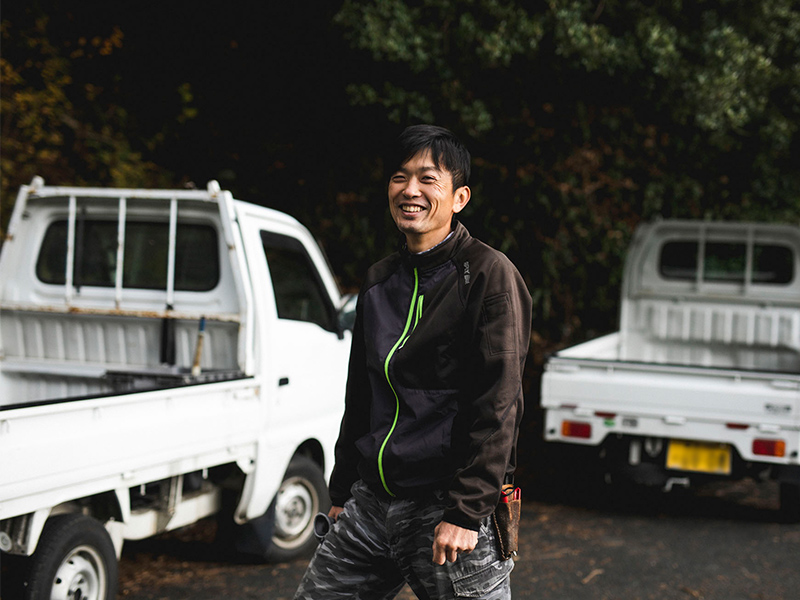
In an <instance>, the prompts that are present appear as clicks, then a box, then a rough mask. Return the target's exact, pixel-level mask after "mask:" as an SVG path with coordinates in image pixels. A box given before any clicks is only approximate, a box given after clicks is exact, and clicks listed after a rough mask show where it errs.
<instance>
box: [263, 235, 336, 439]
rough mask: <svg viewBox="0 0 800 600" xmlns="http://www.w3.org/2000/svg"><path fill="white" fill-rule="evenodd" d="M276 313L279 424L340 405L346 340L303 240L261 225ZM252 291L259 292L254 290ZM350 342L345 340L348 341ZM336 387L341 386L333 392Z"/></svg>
mask: <svg viewBox="0 0 800 600" xmlns="http://www.w3.org/2000/svg"><path fill="white" fill-rule="evenodd" d="M260 237H261V242H262V245H263V248H264V253H265V254H266V257H267V265H268V268H269V275H270V279H271V283H272V289H273V292H274V295H275V305H276V309H277V316H278V319H277V321H276V323H275V324H274V327H271V329H273V330H274V335H275V337H273V338H272V341H273V342H275V343H274V344H270V345H271V346H272V348H271V350H272V351H271V352H270V354H271V356H272V357H273V360H274V366H275V367H277V370H276V371H273V373H275V374H276V376H277V377H278V395H277V398H278V403H277V406H276V407H275V409H276V410H275V411H274V412H273V415H274V416H280V423H281V425H282V426H284V425H286V424H288V423H292V422H296V423H298V424H299V425H300V424H303V425H305V427H304V428H305V429H306V431H313V430H314V429H313V428H309V427H308V425H309V422H310V421H313V420H314V419H315V418H325V417H328V418H329V417H330V415H331V413H332V412H341V410H342V407H343V406H344V398H343V390H344V379H345V377H346V371H347V364H346V362H347V354H348V350H347V345H346V344H347V342H346V340H345V339H343V336H342V335H341V334H340V332H339V330H338V326H337V309H336V307H335V306H334V303H333V301H332V299H331V297H330V294H329V293H328V291H327V288H326V286H325V284H324V282H323V280H322V276H321V275H320V272H319V269H318V268H317V266H316V265H315V263H314V260H313V259H312V258H311V256H310V254H309V252H308V250H307V249H306V246H305V245H304V244H303V243H302V242H301V241H300V240H299V239H297V238H296V237H293V236H291V235H285V234H282V233H275V232H273V231H267V230H262V231H261V232H260ZM256 293H259V292H258V291H256ZM348 345H349V344H348ZM335 390H342V394H341V395H340V394H336V393H335Z"/></svg>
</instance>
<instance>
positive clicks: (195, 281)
mask: <svg viewBox="0 0 800 600" xmlns="http://www.w3.org/2000/svg"><path fill="white" fill-rule="evenodd" d="M75 240H76V241H75V258H74V261H73V283H74V285H75V286H76V287H80V286H84V285H86V286H97V287H114V285H115V280H116V269H117V222H116V221H90V220H86V221H83V222H78V223H77V225H76V234H75ZM168 254H169V225H168V224H167V223H147V222H137V221H128V222H127V223H126V225H125V256H124V265H123V267H124V268H123V272H122V285H123V287H126V288H141V289H151V290H163V289H166V288H167V260H168ZM66 256H67V221H66V220H63V221H55V222H53V223H51V224H50V226H49V227H48V228H47V231H46V232H45V236H44V240H43V242H42V247H41V250H40V251H39V257H38V259H37V261H36V276H37V277H38V278H39V280H40V281H42V282H44V283H50V284H56V285H64V284H65V283H66V263H67V259H66ZM219 277H220V260H219V244H218V242H217V232H216V230H215V229H214V228H213V227H211V226H210V225H201V224H187V223H179V224H178V228H177V232H176V246H175V290H177V291H191V292H204V291H209V290H212V289H214V288H215V287H216V286H217V283H218V282H219Z"/></svg>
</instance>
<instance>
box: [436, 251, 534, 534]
mask: <svg viewBox="0 0 800 600" xmlns="http://www.w3.org/2000/svg"><path fill="white" fill-rule="evenodd" d="M467 315H468V322H469V326H470V327H472V333H471V343H470V344H469V345H468V350H467V357H466V365H467V367H468V370H467V373H470V377H469V379H468V381H469V385H468V386H465V387H464V388H463V390H464V391H463V393H462V396H461V398H460V400H459V421H460V426H459V428H458V429H459V433H460V440H461V443H462V444H463V445H464V446H465V447H464V449H463V450H464V452H463V454H462V456H463V460H462V462H461V465H460V467H459V468H458V470H457V471H456V474H455V477H454V479H453V481H452V484H451V486H450V490H449V493H448V505H447V508H446V510H445V513H444V517H443V520H444V521H447V522H449V523H452V524H454V525H458V526H460V527H464V528H467V529H472V530H477V529H479V527H480V522H481V520H482V519H483V518H484V517H486V516H488V515H489V514H491V513H492V511H493V510H494V507H495V506H496V505H497V502H498V500H499V497H500V490H501V488H502V484H503V480H504V478H505V475H506V471H507V468H508V467H509V465H510V464H511V466H512V468H513V462H514V461H515V459H516V457H515V456H513V454H514V450H515V445H516V441H517V435H518V431H519V423H520V419H521V418H522V411H523V394H522V373H523V369H524V365H525V358H526V356H527V353H528V346H529V341H530V330H531V297H530V294H529V293H528V290H527V287H526V286H525V283H524V281H523V280H522V277H521V276H520V274H519V272H518V271H517V270H516V268H515V267H514V266H513V265H512V264H511V262H510V261H509V260H508V259H507V258H505V256H502V255H501V256H500V257H499V258H498V259H497V260H495V261H494V262H493V263H492V265H491V266H489V267H488V268H487V269H486V270H485V271H483V272H481V273H480V275H479V276H478V277H476V278H475V281H474V286H473V287H472V289H471V290H470V291H469V293H468V295H467Z"/></svg>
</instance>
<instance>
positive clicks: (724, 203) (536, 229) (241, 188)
mask: <svg viewBox="0 0 800 600" xmlns="http://www.w3.org/2000/svg"><path fill="white" fill-rule="evenodd" d="M99 6H100V5H99V4H98V3H92V2H87V3H74V2H72V3H69V2H61V1H59V0H51V1H49V2H43V1H42V2H38V3H32V4H31V5H30V6H27V7H24V8H23V7H13V8H10V9H8V10H5V11H4V14H3V19H4V20H3V28H2V44H3V58H2V77H3V86H2V89H1V90H0V91H1V92H2V136H3V139H2V142H3V143H2V147H1V148H0V149H1V150H2V178H3V179H2V184H3V190H2V207H3V212H2V214H0V224H3V225H4V224H5V222H6V219H7V218H8V210H9V208H10V205H11V203H12V202H13V196H14V194H15V193H16V188H17V187H18V185H19V184H21V183H27V182H28V181H30V178H31V176H32V175H33V174H42V175H44V176H45V179H46V180H47V181H48V183H53V184H73V183H77V184H97V185H130V186H140V185H143V186H151V185H152V186H156V185H157V186H165V185H166V186H180V185H184V184H186V183H188V182H195V183H196V184H197V185H198V186H204V185H205V183H206V181H207V180H208V179H212V178H216V179H219V180H220V183H221V185H222V186H223V187H226V188H229V189H231V190H232V191H233V192H234V193H235V194H236V195H237V196H238V197H241V198H243V199H246V200H250V201H254V202H257V203H261V204H265V205H268V206H272V207H275V208H278V209H281V210H284V211H287V212H289V213H290V214H293V215H294V216H296V217H298V218H299V219H300V220H301V221H303V222H304V223H305V224H306V225H308V226H309V227H310V228H311V230H312V231H313V232H314V233H315V235H317V236H318V237H319V238H320V240H321V241H322V242H323V245H324V246H325V248H326V250H327V252H328V254H329V256H330V258H331V262H332V263H333V266H334V270H335V271H336V272H337V273H338V274H339V275H340V277H341V280H342V284H343V285H344V286H345V287H348V288H353V287H354V286H357V285H358V283H359V281H360V278H361V277H362V275H363V272H364V270H365V269H366V267H367V266H368V265H369V264H370V263H371V262H373V261H374V260H376V259H377V258H379V257H381V256H383V255H384V254H385V253H386V252H388V251H389V250H390V249H392V248H393V247H394V244H395V242H396V233H395V231H394V229H393V227H392V225H391V222H390V220H389V219H388V218H387V215H386V208H385V207H386V200H385V183H386V180H385V174H384V172H383V162H382V160H381V155H382V151H383V150H384V148H385V146H386V143H387V140H390V139H392V138H394V137H395V136H396V135H397V134H398V133H399V132H400V131H401V130H402V128H403V127H404V126H406V125H409V124H412V123H418V122H423V121H426V122H435V123H437V124H440V125H443V126H446V127H448V128H451V129H452V130H454V131H455V132H456V133H457V134H458V135H460V136H461V137H462V138H463V139H464V141H465V142H466V143H467V145H468V147H469V148H470V149H471V150H472V152H473V156H474V159H475V160H474V170H473V180H472V187H473V200H472V201H471V203H470V205H469V206H468V208H467V210H466V212H465V214H464V216H463V217H464V218H463V221H464V222H465V224H466V225H467V226H468V228H469V229H470V231H471V232H472V233H473V234H474V235H476V236H478V237H480V238H482V239H484V240H485V241H487V242H489V243H490V244H492V245H495V246H497V247H499V248H501V249H502V250H504V251H505V252H506V253H508V254H509V256H510V257H511V258H512V259H513V260H514V261H515V262H516V264H517V265H518V266H519V268H520V270H521V271H522V272H523V274H524V276H525V278H526V280H527V282H528V284H529V286H530V289H531V292H532V294H533V297H534V301H535V311H536V312H535V319H536V321H535V326H534V330H535V331H536V334H535V342H536V348H537V349H538V350H539V351H541V350H542V349H544V348H552V347H553V346H556V345H560V344H565V343H570V342H573V341H577V340H579V339H582V338H585V337H588V336H591V335H594V334H596V333H600V332H603V331H610V330H612V329H614V328H615V326H616V314H617V307H618V296H619V286H620V275H621V265H622V260H623V258H624V253H625V250H626V248H627V244H628V241H629V239H630V236H631V233H632V231H633V229H634V228H635V226H636V224H637V223H638V222H640V221H641V220H643V219H653V218H658V217H660V216H663V217H684V218H720V219H751V220H776V221H788V222H795V223H796V222H798V214H800V169H798V165H799V164H800V162H799V161H798V159H797V157H798V156H800V142H799V141H798V140H799V139H800V138H799V137H798V127H799V126H800V9H799V8H798V7H797V3H795V2H792V1H790V0H765V1H762V2H739V1H733V0H697V1H694V2H684V1H681V0H672V1H668V2H651V1H639V2H634V1H611V0H599V1H592V2H590V1H588V0H586V1H583V0H547V1H544V0H541V1H530V0H529V1H523V0H516V1H512V0H461V1H449V0H414V1H406V2H401V1H399V0H373V1H358V2H357V1H354V0H344V1H343V2H340V3H339V4H338V5H337V4H332V3H331V4H322V5H321V4H319V3H314V2H310V0H300V1H298V2H293V3H281V4H277V3H271V4H269V3H268V4H264V5H263V6H262V5H261V3H259V4H253V3H241V4H235V5H232V6H227V7H225V8H224V9H220V8H218V7H217V8H215V9H213V10H212V9H211V8H205V7H203V8H201V7H198V5H197V4H196V3H188V2H172V3H167V4H165V3H155V2H146V1H145V2H142V3H133V4H130V6H128V5H124V3H123V5H115V6H114V7H113V8H109V7H108V6H106V5H102V6H103V7H104V8H103V10H99ZM537 356H539V354H538V353H537Z"/></svg>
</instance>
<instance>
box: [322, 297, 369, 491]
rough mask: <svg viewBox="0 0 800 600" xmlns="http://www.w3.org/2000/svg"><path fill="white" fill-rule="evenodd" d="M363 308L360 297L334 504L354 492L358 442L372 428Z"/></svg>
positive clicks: (332, 485)
mask: <svg viewBox="0 0 800 600" xmlns="http://www.w3.org/2000/svg"><path fill="white" fill-rule="evenodd" d="M362 312H363V311H362V310H361V300H360V299H359V302H358V305H357V307H356V320H355V324H354V326H353V342H352V346H351V347H350V362H349V367H348V374H347V387H346V389H345V401H344V404H345V406H344V415H343V417H342V423H341V426H340V429H339V438H338V440H337V441H336V446H335V448H334V460H335V463H334V467H333V472H332V473H331V479H330V485H329V491H330V496H331V502H332V503H333V506H344V503H345V502H346V501H347V500H348V498H350V496H351V494H350V487H351V486H352V485H353V483H355V482H356V480H358V478H359V474H358V463H359V461H360V459H361V454H360V452H359V451H358V449H357V448H356V445H355V442H356V440H357V439H359V438H360V437H362V436H363V435H365V434H366V433H367V432H368V431H369V420H370V410H369V396H368V390H369V381H368V377H367V367H366V357H365V353H366V351H365V347H364V325H363V319H362V317H361V314H362Z"/></svg>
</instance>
